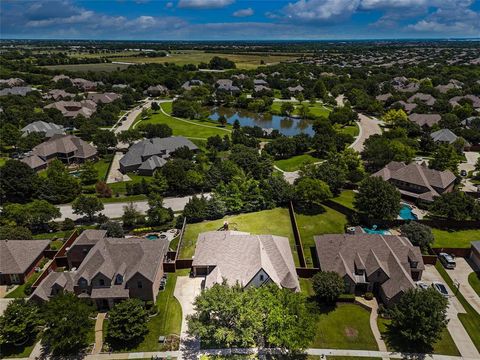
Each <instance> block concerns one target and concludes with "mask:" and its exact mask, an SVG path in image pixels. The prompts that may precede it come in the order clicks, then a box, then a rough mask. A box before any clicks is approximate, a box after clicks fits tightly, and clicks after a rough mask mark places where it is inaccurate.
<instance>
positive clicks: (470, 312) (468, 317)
mask: <svg viewBox="0 0 480 360" xmlns="http://www.w3.org/2000/svg"><path fill="white" fill-rule="evenodd" d="M435 267H436V269H437V270H438V272H439V273H440V275H441V276H442V278H443V280H444V281H445V282H446V283H447V285H448V286H449V287H450V289H454V288H455V286H454V284H453V281H452V279H451V278H450V276H449V275H448V273H447V272H446V270H445V269H444V268H443V266H442V264H441V263H440V261H437V264H436V265H435ZM455 295H456V296H457V299H458V301H460V303H461V304H462V306H463V308H464V309H465V311H466V313H459V314H458V318H459V320H460V322H461V323H462V325H463V327H464V328H465V330H466V331H467V333H468V335H469V336H470V338H471V339H472V341H473V343H474V344H475V347H476V348H477V350H478V351H480V331H479V329H480V314H479V313H477V312H476V311H475V309H474V308H473V307H472V306H471V305H470V304H469V303H468V301H467V300H466V299H465V298H464V297H463V295H462V292H461V291H458V292H457V293H456V294H455Z"/></svg>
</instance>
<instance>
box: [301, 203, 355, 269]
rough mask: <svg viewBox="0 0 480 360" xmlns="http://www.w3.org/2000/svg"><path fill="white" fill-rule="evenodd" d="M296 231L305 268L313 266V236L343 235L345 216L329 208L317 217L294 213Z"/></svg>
mask: <svg viewBox="0 0 480 360" xmlns="http://www.w3.org/2000/svg"><path fill="white" fill-rule="evenodd" d="M296 218H297V225H298V230H299V231H300V237H301V238H302V244H303V252H304V253H305V262H306V263H307V267H312V266H313V259H312V253H311V251H310V248H311V247H315V242H314V240H313V236H314V235H322V234H343V233H344V232H345V225H346V224H347V218H346V217H345V215H343V214H341V213H339V212H338V211H335V210H333V209H331V208H329V207H325V212H324V213H322V214H317V215H305V214H299V213H298V212H297V213H296Z"/></svg>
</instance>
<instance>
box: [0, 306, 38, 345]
mask: <svg viewBox="0 0 480 360" xmlns="http://www.w3.org/2000/svg"><path fill="white" fill-rule="evenodd" d="M40 321H41V318H40V315H39V312H38V307H37V306H36V305H35V304H34V303H32V302H30V301H28V302H27V301H26V300H25V299H15V300H13V301H12V302H10V303H8V305H7V308H6V309H5V312H4V313H3V315H2V316H1V317H0V345H15V344H20V343H22V342H25V341H27V340H31V339H33V338H35V336H36V334H37V332H38V328H37V327H38V326H39V325H40Z"/></svg>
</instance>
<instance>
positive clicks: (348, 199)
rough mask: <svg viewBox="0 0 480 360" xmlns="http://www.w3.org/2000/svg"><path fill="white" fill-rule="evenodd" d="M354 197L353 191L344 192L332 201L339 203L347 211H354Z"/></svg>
mask: <svg viewBox="0 0 480 360" xmlns="http://www.w3.org/2000/svg"><path fill="white" fill-rule="evenodd" d="M354 197H355V192H354V191H353V190H344V191H342V192H341V193H340V195H338V196H337V197H334V198H333V199H332V201H335V202H336V203H339V204H340V205H343V206H345V207H347V208H349V209H354V207H353V199H354Z"/></svg>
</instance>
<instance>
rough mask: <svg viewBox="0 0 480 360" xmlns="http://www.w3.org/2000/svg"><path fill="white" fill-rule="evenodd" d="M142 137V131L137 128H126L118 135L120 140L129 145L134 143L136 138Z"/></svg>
mask: <svg viewBox="0 0 480 360" xmlns="http://www.w3.org/2000/svg"><path fill="white" fill-rule="evenodd" d="M141 138H142V133H141V132H140V130H137V129H128V130H124V131H121V132H120V133H119V134H118V135H117V139H118V141H120V142H123V143H126V144H128V145H129V146H130V145H132V144H133V143H134V142H135V141H136V140H139V139H141Z"/></svg>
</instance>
